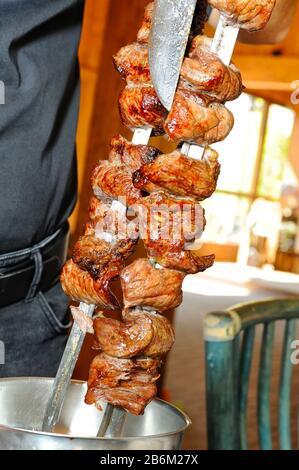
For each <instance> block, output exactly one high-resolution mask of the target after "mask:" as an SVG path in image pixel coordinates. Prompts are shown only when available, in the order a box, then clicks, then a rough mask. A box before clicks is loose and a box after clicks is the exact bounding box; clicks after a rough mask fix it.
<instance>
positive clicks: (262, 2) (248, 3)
mask: <svg viewBox="0 0 299 470" xmlns="http://www.w3.org/2000/svg"><path fill="white" fill-rule="evenodd" d="M208 2H209V3H210V5H211V6H212V7H214V8H217V10H219V11H220V12H221V13H222V14H223V15H224V16H225V18H226V19H227V22H228V24H230V25H233V26H234V25H236V26H238V27H240V28H243V29H246V30H248V31H251V32H254V31H259V30H260V29H263V28H264V27H265V26H266V24H267V23H268V21H269V19H270V17H271V14H272V11H273V8H274V6H275V3H276V1H275V0H208Z"/></svg>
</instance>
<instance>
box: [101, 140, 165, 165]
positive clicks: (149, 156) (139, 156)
mask: <svg viewBox="0 0 299 470" xmlns="http://www.w3.org/2000/svg"><path fill="white" fill-rule="evenodd" d="M160 153H161V152H160V150H158V149H157V148H156V147H151V146H150V145H135V144H132V143H131V142H129V141H128V140H127V139H125V138H124V137H122V136H121V135H117V136H115V137H113V139H112V140H111V144H110V153H109V161H110V163H112V164H113V165H118V166H122V165H124V166H125V167H126V168H127V169H128V170H129V171H131V172H132V173H133V172H134V171H136V170H138V169H139V168H140V167H141V166H142V165H145V164H147V163H151V162H153V161H154V160H155V159H156V158H157V156H158V155H160Z"/></svg>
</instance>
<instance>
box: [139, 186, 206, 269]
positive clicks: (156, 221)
mask: <svg viewBox="0 0 299 470" xmlns="http://www.w3.org/2000/svg"><path fill="white" fill-rule="evenodd" d="M137 212H138V219H139V233H140V237H141V238H142V240H143V243H144V246H145V248H146V251H147V255H148V257H149V258H150V260H152V261H155V262H156V263H158V264H159V265H161V266H163V267H164V268H169V269H174V270H177V271H182V272H184V273H186V274H195V273H198V272H201V271H204V270H206V269H207V268H209V267H211V266H212V265H213V263H214V260H215V257H214V256H213V255H212V256H198V254H197V253H196V252H194V251H191V249H190V248H192V245H193V244H194V242H196V241H197V240H198V239H199V238H200V236H201V234H202V232H203V230H204V228H205V223H206V221H205V216H204V210H203V208H202V207H201V206H200V204H198V203H196V202H195V201H193V200H190V199H178V198H175V197H174V196H171V195H170V194H167V193H165V192H163V191H158V192H154V193H152V194H151V195H150V196H147V197H145V198H143V199H141V200H140V201H139V205H138V207H137Z"/></svg>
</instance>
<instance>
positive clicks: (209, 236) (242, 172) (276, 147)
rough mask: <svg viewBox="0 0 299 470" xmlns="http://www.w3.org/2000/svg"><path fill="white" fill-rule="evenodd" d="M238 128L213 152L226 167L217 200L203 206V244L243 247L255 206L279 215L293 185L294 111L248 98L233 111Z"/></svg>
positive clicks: (221, 178)
mask: <svg viewBox="0 0 299 470" xmlns="http://www.w3.org/2000/svg"><path fill="white" fill-rule="evenodd" d="M228 107H229V108H230V109H231V111H232V112H233V113H234V116H235V126H234V129H233V131H232V132H231V134H230V135H229V136H228V138H227V139H226V140H225V141H224V142H220V143H218V144H215V145H214V146H213V147H214V148H215V149H216V150H217V151H218V152H219V155H220V163H221V165H222V170H221V175H220V177H219V182H218V190H217V192H216V194H215V195H214V196H213V197H212V198H211V199H208V200H206V201H204V203H203V205H204V207H205V208H206V217H207V227H206V230H205V233H204V237H203V240H204V241H206V242H214V243H219V244H231V243H232V244H238V242H239V240H240V236H241V231H242V228H243V227H244V226H245V225H246V221H247V218H248V214H249V211H250V209H251V207H252V204H253V202H254V201H256V200H257V199H258V198H261V199H263V200H265V201H268V202H269V204H268V206H267V207H269V205H270V207H271V202H273V211H276V212H277V201H279V199H280V194H281V189H282V187H283V185H285V184H293V183H294V174H293V172H292V169H291V167H290V165H289V164H288V151H289V145H290V140H291V136H292V131H293V125H294V119H295V115H294V112H293V111H292V110H291V109H288V108H286V107H283V106H279V105H276V104H270V103H268V102H266V101H265V100H263V99H262V98H257V97H253V96H250V95H247V94H243V95H242V96H241V97H240V98H239V99H238V100H236V101H235V102H232V103H230V104H229V105H228Z"/></svg>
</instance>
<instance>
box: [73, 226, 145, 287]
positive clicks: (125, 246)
mask: <svg viewBox="0 0 299 470" xmlns="http://www.w3.org/2000/svg"><path fill="white" fill-rule="evenodd" d="M103 234H105V235H107V233H106V232H103ZM118 235H120V234H118ZM112 237H113V236H112ZM113 238H114V239H113V240H111V241H106V240H103V239H101V238H99V237H98V236H97V234H96V230H95V229H94V228H93V227H92V226H91V225H87V228H86V232H85V234H84V235H83V237H80V238H79V240H78V241H77V243H76V244H75V246H74V249H73V256H72V259H73V261H74V263H76V264H77V265H78V266H79V267H80V268H81V269H83V270H85V271H88V272H89V273H90V274H91V276H93V277H94V278H96V279H97V278H99V277H100V275H101V273H102V272H105V271H107V269H108V270H109V269H110V267H111V266H113V268H114V269H117V271H118V272H119V271H120V270H121V269H122V268H123V267H124V264H125V260H126V259H127V258H128V257H129V256H130V255H131V254H132V253H133V251H134V249H135V245H136V243H137V241H138V237H136V238H135V239H133V238H132V237H126V238H125V236H124V237H123V238H122V237H120V238H118V236H117V235H116V236H115V237H113Z"/></svg>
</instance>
